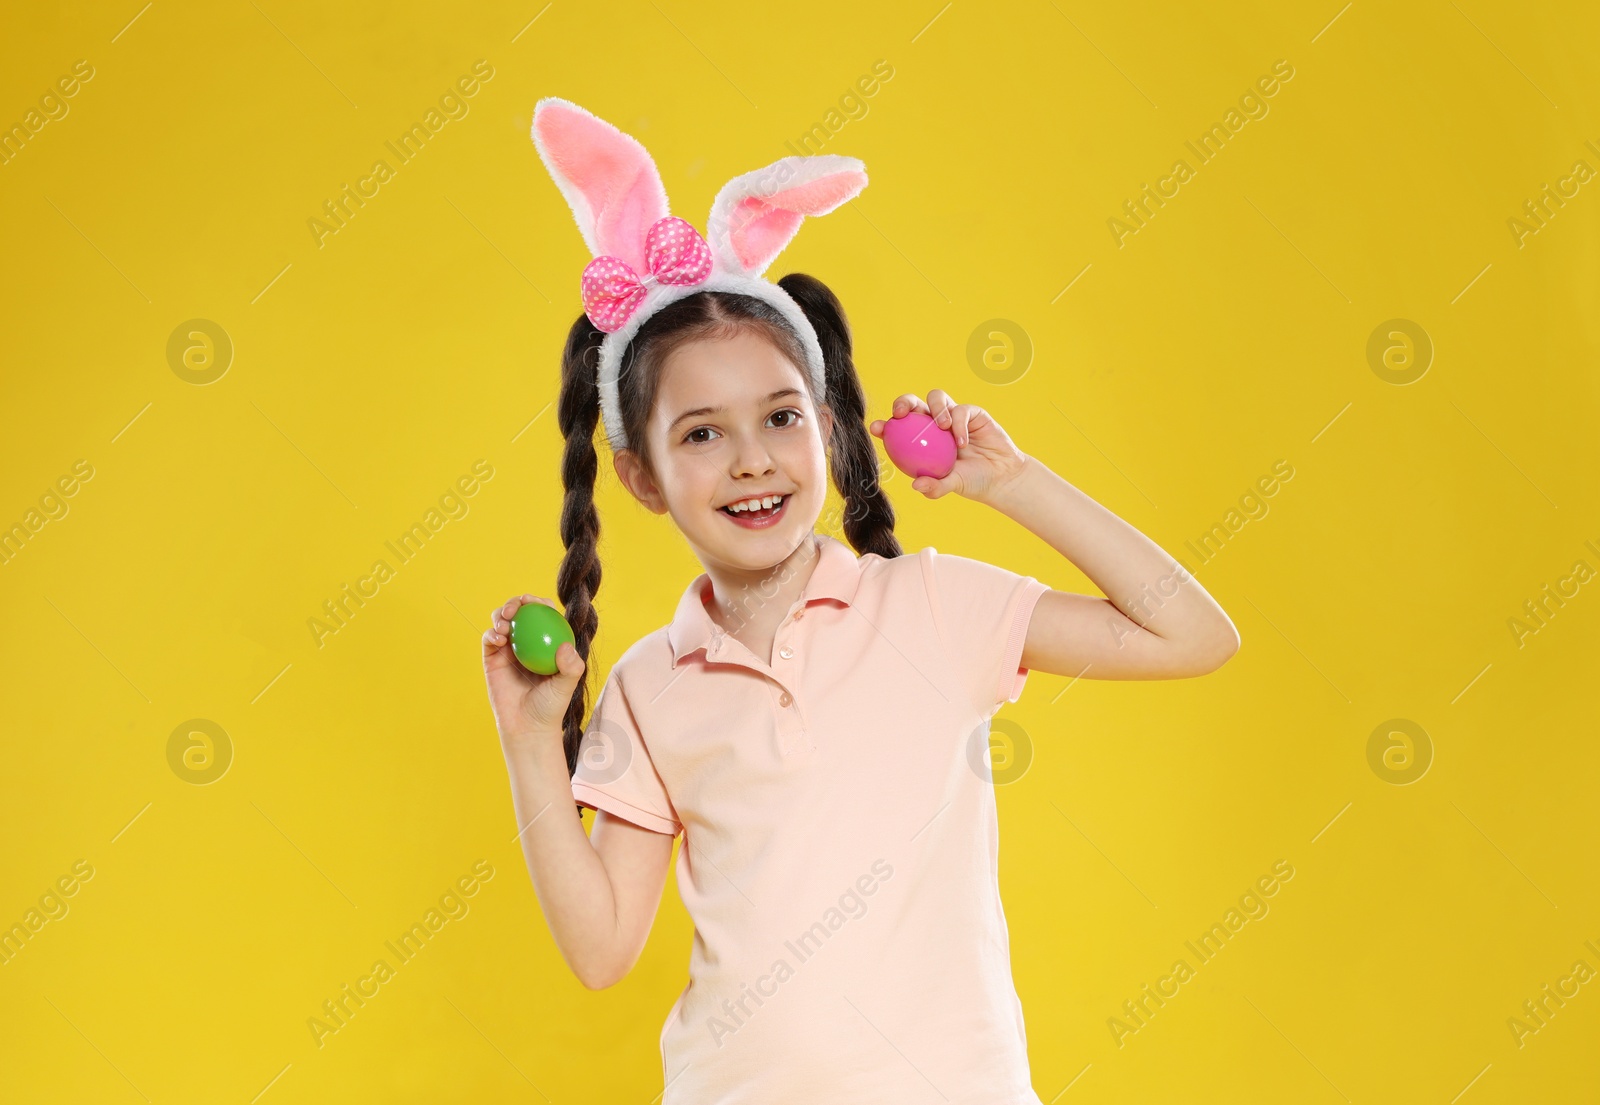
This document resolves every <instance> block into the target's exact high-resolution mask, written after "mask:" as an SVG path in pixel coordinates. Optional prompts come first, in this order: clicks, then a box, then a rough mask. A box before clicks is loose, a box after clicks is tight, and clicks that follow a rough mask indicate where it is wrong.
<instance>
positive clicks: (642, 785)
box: [572, 667, 683, 836]
mask: <svg viewBox="0 0 1600 1105" xmlns="http://www.w3.org/2000/svg"><path fill="white" fill-rule="evenodd" d="M572 797H573V798H574V799H575V800H576V801H578V802H579V803H580V804H582V805H585V806H588V807H590V808H591V809H596V810H605V811H606V812H607V813H609V814H612V815H614V816H616V817H620V818H622V819H623V820H624V821H630V822H632V823H633V824H635V825H640V826H642V827H644V828H646V829H651V830H653V831H655V832H658V833H667V834H668V835H670V836H676V835H677V834H678V833H680V832H681V831H683V826H682V825H681V824H680V823H679V821H678V813H677V811H676V810H675V809H673V807H672V800H671V799H670V798H669V797H668V796H667V788H666V786H665V785H664V784H663V783H662V782H661V775H660V774H659V773H658V772H657V771H656V765H655V763H654V762H653V761H652V760H651V759H650V751H649V749H648V748H647V747H646V746H645V742H644V737H643V736H642V735H641V734H640V732H639V726H638V724H637V723H636V722H635V720H634V716H633V710H632V708H631V707H630V706H629V705H628V698H627V695H626V694H625V693H624V691H623V688H622V682H621V680H620V679H619V677H618V673H617V669H616V668H615V667H613V668H612V670H611V672H610V674H609V675H607V676H606V682H605V685H604V686H603V687H601V689H600V699H599V701H598V702H596V703H595V708H594V714H593V716H591V717H590V719H589V725H588V727H587V728H586V729H585V730H584V734H583V741H582V743H580V744H579V746H578V763H577V769H576V770H575V771H574V772H573V774H572Z"/></svg>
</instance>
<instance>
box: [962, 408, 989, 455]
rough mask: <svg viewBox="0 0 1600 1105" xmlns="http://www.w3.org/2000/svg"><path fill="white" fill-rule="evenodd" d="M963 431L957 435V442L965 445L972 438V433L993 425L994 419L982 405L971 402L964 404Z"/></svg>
mask: <svg viewBox="0 0 1600 1105" xmlns="http://www.w3.org/2000/svg"><path fill="white" fill-rule="evenodd" d="M962 418H963V419H964V421H963V423H962V432H961V433H960V434H958V435H957V436H956V443H957V444H961V445H964V444H966V443H967V442H968V441H971V440H972V435H973V434H975V433H977V432H978V431H979V430H981V429H983V428H984V427H985V426H988V425H991V424H993V422H994V419H992V418H990V417H989V412H988V411H986V410H984V409H983V408H982V407H976V406H973V405H972V404H971V403H967V404H964V405H963V406H962Z"/></svg>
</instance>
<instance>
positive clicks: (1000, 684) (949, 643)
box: [920, 546, 1050, 717]
mask: <svg viewBox="0 0 1600 1105" xmlns="http://www.w3.org/2000/svg"><path fill="white" fill-rule="evenodd" d="M920 556H921V557H922V560H923V565H922V568H923V580H924V582H925V583H926V585H927V589H928V601H929V604H930V606H931V607H932V609H933V621H934V625H935V627H936V628H937V629H938V631H939V637H940V640H941V641H942V642H943V644H944V646H945V648H946V650H947V651H948V653H949V656H950V660H951V667H952V670H953V671H954V672H955V673H956V676H957V678H958V679H959V680H960V681H961V686H962V688H963V689H965V690H966V691H967V692H968V694H969V697H970V698H971V700H972V702H973V704H974V705H975V707H976V708H977V710H978V712H979V713H980V714H982V715H983V716H984V717H991V716H993V714H994V713H995V711H997V710H998V709H1000V707H1001V706H1003V705H1004V704H1005V703H1007V702H1015V701H1016V700H1017V699H1018V698H1019V697H1021V695H1022V688H1023V686H1024V685H1026V683H1027V681H1028V669H1027V668H1025V667H1023V666H1022V648H1023V645H1024V644H1026V642H1027V639H1028V623H1029V621H1030V620H1031V619H1032V617H1033V608H1034V606H1035V605H1037V604H1038V602H1039V597H1040V596H1041V595H1043V594H1044V593H1045V592H1046V591H1048V590H1050V588H1049V587H1048V586H1047V585H1045V584H1043V583H1040V582H1039V581H1038V580H1037V579H1035V578H1033V577H1032V576H1025V575H1018V574H1017V573H1016V572H1012V571H1007V570H1006V569H1005V568H1000V567H997V566H995V565H993V564H988V563H985V562H984V561H982V560H973V559H971V558H969V557H965V556H952V555H947V554H945V553H941V552H939V551H938V550H937V549H934V548H932V547H931V546H930V547H928V548H925V549H923V550H922V552H921V554H920Z"/></svg>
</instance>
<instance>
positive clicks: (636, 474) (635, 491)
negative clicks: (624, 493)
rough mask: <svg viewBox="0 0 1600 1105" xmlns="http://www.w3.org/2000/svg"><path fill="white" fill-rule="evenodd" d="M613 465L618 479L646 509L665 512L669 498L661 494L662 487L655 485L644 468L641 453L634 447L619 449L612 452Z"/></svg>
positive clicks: (660, 512)
mask: <svg viewBox="0 0 1600 1105" xmlns="http://www.w3.org/2000/svg"><path fill="white" fill-rule="evenodd" d="M611 466H612V468H613V469H615V471H616V473H617V479H618V480H620V481H621V482H622V486H623V487H625V488H627V489H628V494H630V495H632V496H633V497H634V498H635V499H637V500H638V501H639V503H640V505H642V506H643V507H644V508H645V509H646V510H648V511H649V512H650V513H652V514H665V513H666V512H667V500H666V497H665V496H664V495H662V494H661V489H660V488H658V487H657V486H656V485H655V481H654V480H652V479H651V478H650V474H649V473H648V472H646V471H645V470H644V465H643V463H641V462H640V460H639V455H638V454H637V453H635V452H634V451H633V450H632V449H619V450H617V451H616V452H615V453H613V454H611Z"/></svg>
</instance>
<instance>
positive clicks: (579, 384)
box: [556, 315, 605, 816]
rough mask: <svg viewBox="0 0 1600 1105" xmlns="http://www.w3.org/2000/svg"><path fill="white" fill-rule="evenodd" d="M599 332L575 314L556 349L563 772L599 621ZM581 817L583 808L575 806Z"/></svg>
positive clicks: (574, 754) (570, 768) (583, 702)
mask: <svg viewBox="0 0 1600 1105" xmlns="http://www.w3.org/2000/svg"><path fill="white" fill-rule="evenodd" d="M604 337H605V335H604V334H603V333H601V332H600V331H599V330H596V329H595V328H594V326H593V325H592V324H591V323H590V322H589V317H588V316H587V315H579V316H578V320H577V321H576V322H574V323H573V324H572V329H571V330H569V331H568V332H567V345H566V349H565V350H564V351H563V352H562V354H561V395H560V398H559V399H558V400H557V407H556V418H557V420H558V421H559V422H560V425H561V435H562V437H563V438H565V439H566V446H565V448H564V449H563V450H562V453H561V484H562V487H564V488H565V495H564V497H563V499H562V503H561V542H562V544H563V545H565V546H566V550H567V551H566V554H565V555H564V556H562V558H561V567H560V569H559V570H558V571H557V573H556V595H557V597H558V598H560V600H561V602H562V605H563V606H564V608H565V613H566V618H567V624H569V625H571V626H572V636H573V645H574V647H575V648H577V650H578V655H579V656H582V657H583V662H584V665H585V671H584V674H583V678H582V679H581V680H580V681H579V682H578V687H577V690H575V691H574V692H573V695H572V699H571V701H570V702H568V703H567V713H566V716H565V717H564V718H563V719H562V722H561V736H562V741H561V743H562V747H563V748H564V749H565V750H566V754H567V776H568V777H569V778H570V777H571V776H572V774H573V772H574V771H576V770H577V766H578V746H579V745H580V744H581V743H582V742H583V731H584V714H585V712H586V711H587V709H588V699H589V672H588V670H587V665H588V663H589V646H590V644H591V643H592V642H593V641H594V635H595V631H596V630H597V629H598V628H599V625H600V616H599V615H598V614H597V613H596V612H595V608H594V596H595V592H597V591H599V590H600V553H599V541H600V512H599V511H598V510H596V509H595V505H594V484H595V473H596V471H597V469H598V465H599V462H598V459H597V457H596V454H595V447H594V431H595V426H596V425H597V424H598V423H599V420H600V384H599V380H598V377H597V374H596V366H597V365H598V364H599V357H600V341H601V339H603V338H604ZM578 811H579V816H582V811H583V807H582V806H579V807H578Z"/></svg>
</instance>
